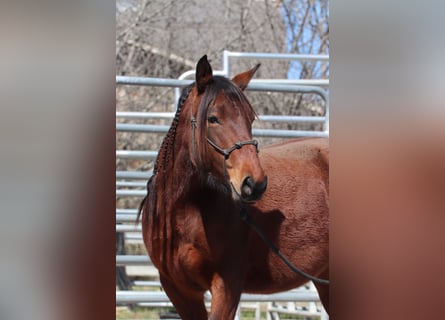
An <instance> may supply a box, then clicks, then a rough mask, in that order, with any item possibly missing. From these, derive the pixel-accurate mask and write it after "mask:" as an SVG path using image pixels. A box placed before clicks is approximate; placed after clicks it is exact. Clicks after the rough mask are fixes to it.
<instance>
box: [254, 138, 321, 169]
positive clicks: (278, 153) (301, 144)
mask: <svg viewBox="0 0 445 320" xmlns="http://www.w3.org/2000/svg"><path fill="white" fill-rule="evenodd" d="M261 152H262V153H264V154H265V155H267V156H269V155H272V156H273V157H274V158H285V159H296V160H301V161H303V160H309V161H313V160H317V159H319V158H320V157H321V158H322V159H323V160H324V161H326V162H327V163H326V164H329V140H328V139H327V138H299V139H291V140H285V141H281V142H278V143H275V144H270V145H266V146H264V147H263V148H262V149H261ZM262 158H264V157H262Z"/></svg>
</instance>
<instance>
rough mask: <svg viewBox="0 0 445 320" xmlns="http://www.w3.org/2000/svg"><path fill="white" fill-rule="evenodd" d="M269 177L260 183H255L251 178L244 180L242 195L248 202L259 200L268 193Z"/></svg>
mask: <svg viewBox="0 0 445 320" xmlns="http://www.w3.org/2000/svg"><path fill="white" fill-rule="evenodd" d="M266 187H267V177H265V178H264V180H263V181H261V182H260V183H255V181H254V180H253V179H252V178H251V177H247V178H245V179H244V181H243V183H242V186H241V195H242V197H243V198H245V199H247V200H258V199H259V198H260V197H261V196H262V195H263V193H264V191H266Z"/></svg>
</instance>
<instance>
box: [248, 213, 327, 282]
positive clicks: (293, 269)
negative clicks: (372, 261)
mask: <svg viewBox="0 0 445 320" xmlns="http://www.w3.org/2000/svg"><path fill="white" fill-rule="evenodd" d="M240 216H241V219H242V220H244V221H245V222H247V223H248V224H249V225H250V226H251V227H252V228H253V229H254V230H255V232H256V233H257V234H258V235H259V236H260V238H261V239H263V241H264V242H265V243H266V244H267V245H268V246H269V248H270V249H271V250H272V251H273V252H274V253H275V254H276V255H277V256H278V257H279V258H280V259H281V260H283V262H284V263H285V264H286V265H287V266H288V267H289V268H290V269H292V271H294V272H296V273H298V274H299V275H300V276H302V277H305V278H306V279H309V280H311V281H313V282H318V283H321V284H329V280H325V279H320V278H317V277H314V276H311V275H310V274H307V273H306V272H304V271H302V270H301V269H299V268H297V267H296V266H294V265H293V264H292V263H291V262H290V261H289V260H287V258H286V257H285V256H283V254H282V253H281V252H280V250H278V248H277V247H275V245H274V244H273V243H272V242H271V241H270V240H269V239H268V238H267V237H266V235H265V234H264V233H263V231H262V230H261V229H260V227H259V226H258V225H257V224H256V223H255V221H253V220H252V218H251V216H250V215H249V213H248V212H247V209H246V208H245V207H242V208H241V210H240Z"/></svg>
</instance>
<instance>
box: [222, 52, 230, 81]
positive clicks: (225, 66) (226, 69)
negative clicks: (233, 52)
mask: <svg viewBox="0 0 445 320" xmlns="http://www.w3.org/2000/svg"><path fill="white" fill-rule="evenodd" d="M229 55H230V51H228V50H224V51H223V59H222V63H223V65H222V68H223V72H224V75H225V76H226V77H227V78H229V75H230V61H229V59H230V57H229Z"/></svg>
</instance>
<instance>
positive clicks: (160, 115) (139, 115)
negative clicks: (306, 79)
mask: <svg viewBox="0 0 445 320" xmlns="http://www.w3.org/2000/svg"><path fill="white" fill-rule="evenodd" d="M174 116H175V113H174V112H116V118H126V119H166V120H172V119H173V117H174ZM258 120H260V121H264V122H286V123H289V122H290V123H294V122H308V123H309V122H311V123H322V122H325V121H326V119H325V117H320V116H288V115H259V116H258Z"/></svg>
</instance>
